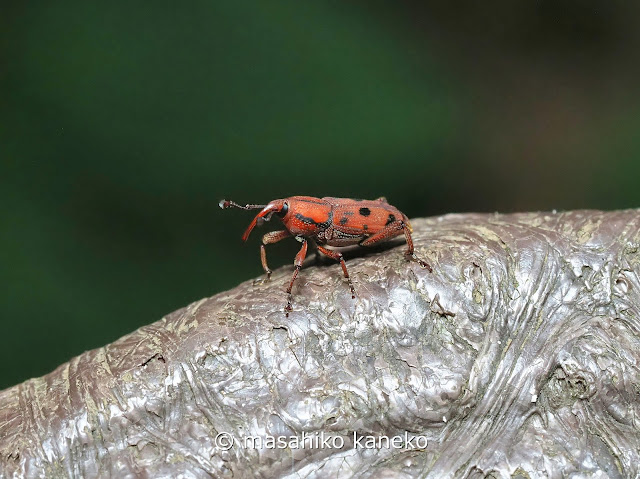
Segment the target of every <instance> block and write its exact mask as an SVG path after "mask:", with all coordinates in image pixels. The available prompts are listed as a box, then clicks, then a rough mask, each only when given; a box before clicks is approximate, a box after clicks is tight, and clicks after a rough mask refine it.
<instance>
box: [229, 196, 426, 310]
mask: <svg viewBox="0 0 640 479" xmlns="http://www.w3.org/2000/svg"><path fill="white" fill-rule="evenodd" d="M219 205H220V208H223V209H225V208H231V207H235V208H241V209H244V210H253V209H261V210H262V211H260V212H259V213H258V214H257V215H256V217H255V218H254V219H253V220H252V221H251V223H250V224H249V226H248V227H247V229H246V231H245V232H244V234H243V235H242V239H243V240H244V241H246V240H247V238H249V235H250V234H251V231H252V230H253V228H255V226H256V225H257V224H258V221H259V220H260V221H269V219H271V216H272V215H273V214H274V213H275V214H276V216H278V217H279V218H280V219H281V220H282V223H283V225H284V227H285V228H286V229H284V230H280V231H271V232H269V233H267V234H265V235H264V236H263V237H262V244H261V245H260V259H261V262H262V268H263V269H264V271H265V273H266V274H267V279H269V278H270V277H271V270H270V269H269V266H268V265H267V253H266V249H265V246H266V245H268V244H272V243H277V242H278V241H280V240H283V239H284V238H288V237H290V236H293V237H295V238H296V239H297V240H299V241H300V242H301V243H302V247H301V248H300V251H298V254H297V255H296V258H295V261H294V266H295V269H294V272H293V276H292V277H291V281H290V282H289V286H288V287H287V298H288V300H287V306H286V307H285V312H286V315H287V316H289V312H290V311H291V310H292V308H291V303H292V300H293V297H292V294H291V290H292V288H293V283H294V282H295V280H296V278H297V276H298V272H299V271H300V268H301V267H302V262H303V261H304V258H305V256H306V255H307V248H308V242H309V241H311V242H312V243H314V244H315V245H316V247H317V249H318V251H319V252H321V253H322V254H324V255H326V256H329V257H330V258H333V259H335V260H336V261H339V262H340V266H341V267H342V271H343V273H344V277H345V278H346V280H347V282H348V283H349V288H350V289H351V297H352V298H355V297H356V296H355V294H356V291H355V288H354V287H353V283H352V282H351V278H349V273H348V271H347V265H346V263H345V261H344V258H343V256H342V253H340V252H338V251H334V250H331V249H328V248H325V246H348V245H353V244H359V245H360V246H371V245H373V244H376V243H380V242H382V241H388V240H389V239H391V238H395V237H396V236H399V235H401V234H403V233H404V236H405V239H406V241H407V251H405V258H406V259H407V260H411V261H416V262H417V263H418V264H420V266H422V267H423V268H426V269H427V270H429V272H431V271H432V268H431V266H430V265H429V263H427V262H425V261H423V260H421V259H420V258H418V257H417V256H416V255H415V253H414V251H413V239H412V238H411V232H412V229H411V224H410V223H409V219H408V218H407V217H406V215H405V214H404V213H402V212H401V211H400V210H398V209H397V208H396V207H394V206H391V205H390V204H389V203H387V200H386V198H384V197H380V198H378V199H376V200H354V199H351V198H332V197H326V198H314V197H311V196H292V197H290V198H284V199H280V200H273V201H271V202H270V203H269V204H267V205H245V206H242V205H239V204H238V203H235V202H233V201H227V200H221V201H220V204H219ZM338 218H339V219H338ZM334 219H338V220H337V221H334ZM365 221H366V222H365Z"/></svg>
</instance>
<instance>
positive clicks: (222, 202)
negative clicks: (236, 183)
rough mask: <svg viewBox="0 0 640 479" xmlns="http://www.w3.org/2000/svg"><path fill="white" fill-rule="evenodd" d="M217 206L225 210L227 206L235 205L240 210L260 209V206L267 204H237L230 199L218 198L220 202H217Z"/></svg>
mask: <svg viewBox="0 0 640 479" xmlns="http://www.w3.org/2000/svg"><path fill="white" fill-rule="evenodd" d="M218 206H219V207H220V208H222V209H223V210H226V209H227V208H231V207H232V206H234V207H236V208H240V209H241V210H261V209H262V208H264V207H265V206H267V205H244V206H242V205H239V204H238V203H236V202H235V201H231V200H220V203H218Z"/></svg>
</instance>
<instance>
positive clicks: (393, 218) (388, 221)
mask: <svg viewBox="0 0 640 479" xmlns="http://www.w3.org/2000/svg"><path fill="white" fill-rule="evenodd" d="M395 220H396V217H395V216H394V215H393V213H389V217H388V218H387V222H386V223H385V224H384V225H385V226H387V225H390V224H391V223H393V222H394V221H395Z"/></svg>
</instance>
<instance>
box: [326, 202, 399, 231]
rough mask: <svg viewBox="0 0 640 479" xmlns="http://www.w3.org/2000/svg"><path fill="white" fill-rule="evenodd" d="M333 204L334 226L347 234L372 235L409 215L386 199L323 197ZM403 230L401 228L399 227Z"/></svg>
mask: <svg viewBox="0 0 640 479" xmlns="http://www.w3.org/2000/svg"><path fill="white" fill-rule="evenodd" d="M323 200H326V201H327V202H329V203H331V204H332V205H333V226H334V228H335V229H337V230H340V231H342V232H343V233H346V234H354V235H363V236H371V235H373V234H375V233H378V232H379V231H381V230H383V229H384V228H385V227H387V226H389V225H391V224H394V223H398V224H399V223H400V222H401V221H404V222H405V223H406V222H408V219H407V217H406V216H405V215H404V214H403V213H402V212H401V211H400V210H398V209H397V208H395V207H393V206H391V205H390V204H388V203H386V202H384V201H378V200H352V199H347V198H323ZM399 231H400V232H401V229H400V228H399Z"/></svg>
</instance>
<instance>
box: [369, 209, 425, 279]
mask: <svg viewBox="0 0 640 479" xmlns="http://www.w3.org/2000/svg"><path fill="white" fill-rule="evenodd" d="M402 232H404V237H405V238H406V240H407V251H406V252H405V253H404V256H405V258H407V261H415V262H416V263H418V264H419V265H420V266H422V267H423V268H426V269H427V270H428V271H429V272H430V273H433V269H432V268H431V265H430V264H429V263H427V262H426V261H423V260H421V259H420V258H418V257H417V256H416V254H415V253H414V252H413V239H412V238H411V229H410V228H409V225H408V224H407V223H405V222H404V221H400V220H398V221H394V222H393V223H391V224H389V225H387V226H385V227H384V228H383V229H381V230H380V231H378V232H377V233H376V234H374V235H372V236H369V237H368V238H367V239H365V240H364V241H361V242H360V245H361V246H371V245H373V244H376V243H379V242H381V241H386V240H388V239H391V238H393V237H395V236H398V235H399V234H401V233H402Z"/></svg>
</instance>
